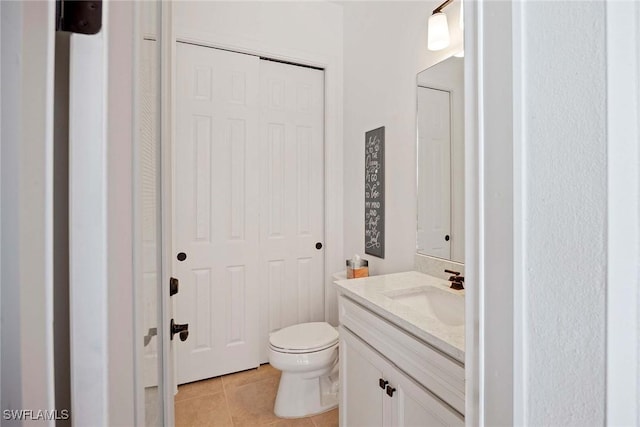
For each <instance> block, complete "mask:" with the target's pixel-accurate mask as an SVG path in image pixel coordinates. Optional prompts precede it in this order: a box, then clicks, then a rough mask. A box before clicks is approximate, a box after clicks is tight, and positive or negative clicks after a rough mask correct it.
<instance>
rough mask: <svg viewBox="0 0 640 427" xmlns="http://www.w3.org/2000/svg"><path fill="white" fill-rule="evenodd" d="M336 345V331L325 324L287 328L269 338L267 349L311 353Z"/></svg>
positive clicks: (318, 323)
mask: <svg viewBox="0 0 640 427" xmlns="http://www.w3.org/2000/svg"><path fill="white" fill-rule="evenodd" d="M337 344H338V331H336V329H335V328H334V327H333V326H331V325H330V324H328V323H327V322H310V323H300V324H298V325H293V326H288V327H286V328H282V329H280V330H279V331H277V332H274V333H273V334H271V336H270V337H269V347H271V349H272V350H274V351H277V352H280V353H292V354H300V353H313V352H317V351H322V350H325V349H327V348H329V347H332V346H334V345H337Z"/></svg>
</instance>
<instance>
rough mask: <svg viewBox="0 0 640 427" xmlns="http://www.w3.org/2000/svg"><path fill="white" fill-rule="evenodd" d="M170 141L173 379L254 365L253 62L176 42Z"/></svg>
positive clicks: (256, 281) (255, 196) (251, 58)
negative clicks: (176, 287) (175, 322)
mask: <svg viewBox="0 0 640 427" xmlns="http://www.w3.org/2000/svg"><path fill="white" fill-rule="evenodd" d="M176 64H177V69H176V73H177V75H176V93H175V96H176V138H175V141H174V158H175V171H174V186H175V187H174V212H173V218H174V234H175V235H174V240H173V242H174V244H173V248H174V256H176V257H177V255H178V254H179V253H183V254H184V255H185V256H186V258H185V259H184V260H183V261H180V260H179V258H175V259H174V272H175V275H176V277H177V278H178V279H179V280H180V293H179V294H178V295H176V318H177V319H180V322H181V323H183V322H184V323H188V324H189V331H190V335H189V339H188V340H187V341H186V342H184V343H181V345H179V346H177V351H178V354H177V357H178V372H177V375H178V383H180V384H182V383H186V382H190V381H195V380H199V379H203V378H209V377H214V376H218V375H222V374H226V373H229V372H234V371H240V370H244V369H248V368H252V367H256V366H258V357H259V356H258V330H257V326H256V325H257V324H258V285H259V271H258V250H259V235H258V207H259V206H258V201H259V194H258V185H257V183H258V180H259V176H258V160H259V159H258V150H257V149H256V147H254V146H255V144H256V141H257V138H258V108H257V107H258V84H259V78H258V68H259V58H258V57H255V56H250V55H242V54H237V53H232V52H228V51H223V50H217V49H210V48H204V47H200V46H195V45H190V44H184V43H178V44H177V47H176Z"/></svg>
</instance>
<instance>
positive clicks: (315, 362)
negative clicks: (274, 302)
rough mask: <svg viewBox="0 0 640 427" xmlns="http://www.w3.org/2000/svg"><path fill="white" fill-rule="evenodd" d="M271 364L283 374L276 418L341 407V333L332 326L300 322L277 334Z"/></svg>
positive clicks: (271, 347)
mask: <svg viewBox="0 0 640 427" xmlns="http://www.w3.org/2000/svg"><path fill="white" fill-rule="evenodd" d="M269 363H270V364H271V366H273V367H274V368H276V369H279V370H280V371H282V375H281V376H280V385H279V386H278V394H277V396H276V403H275V407H274V412H275V414H276V416H278V417H281V418H299V417H306V416H309V415H314V414H319V413H321V412H325V411H328V410H330V409H333V408H335V407H336V406H338V331H337V330H336V329H335V328H334V327H333V326H331V325H330V324H328V323H326V322H312V323H301V324H298V325H293V326H289V327H286V328H283V329H281V330H279V331H277V332H274V333H273V334H271V336H270V337H269Z"/></svg>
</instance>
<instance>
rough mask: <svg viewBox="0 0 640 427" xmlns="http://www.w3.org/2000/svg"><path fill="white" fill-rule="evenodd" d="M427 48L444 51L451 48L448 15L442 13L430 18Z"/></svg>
mask: <svg viewBox="0 0 640 427" xmlns="http://www.w3.org/2000/svg"><path fill="white" fill-rule="evenodd" d="M428 27H429V28H428V32H427V47H428V49H429V50H442V49H444V48H445V47H447V46H449V25H448V24H447V15H445V14H444V13H442V12H438V13H434V14H433V15H431V16H430V17H429V22H428Z"/></svg>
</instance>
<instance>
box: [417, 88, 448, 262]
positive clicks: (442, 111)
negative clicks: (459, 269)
mask: <svg viewBox="0 0 640 427" xmlns="http://www.w3.org/2000/svg"><path fill="white" fill-rule="evenodd" d="M418 111H419V114H418V156H419V158H420V159H423V160H424V161H422V162H420V164H426V165H427V167H426V168H421V169H420V170H419V171H418V188H419V192H420V193H421V194H423V195H426V197H419V198H418V251H420V252H423V253H427V254H429V255H432V256H436V257H440V258H445V259H451V241H450V238H449V237H448V236H450V234H451V102H450V93H449V92H447V91H443V90H438V89H431V88H427V87H421V86H419V87H418Z"/></svg>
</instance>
